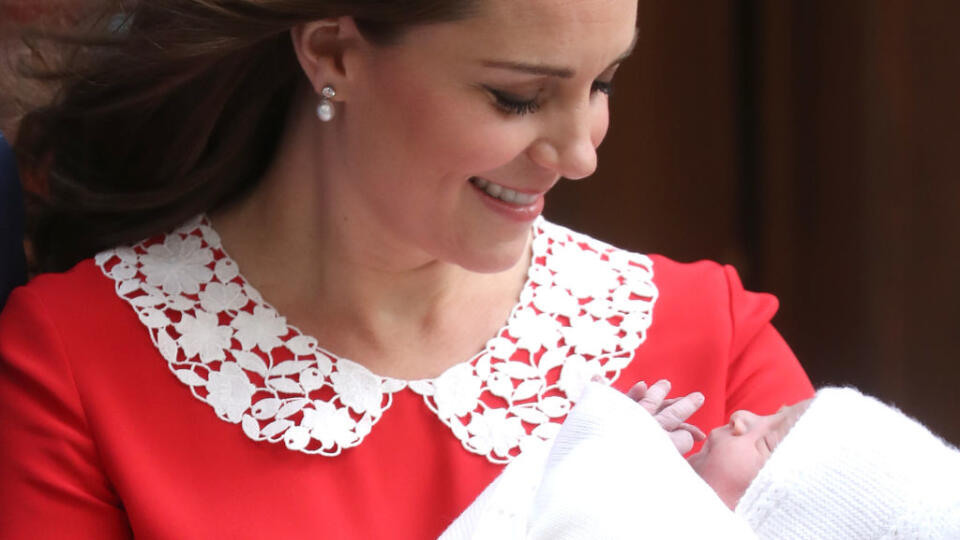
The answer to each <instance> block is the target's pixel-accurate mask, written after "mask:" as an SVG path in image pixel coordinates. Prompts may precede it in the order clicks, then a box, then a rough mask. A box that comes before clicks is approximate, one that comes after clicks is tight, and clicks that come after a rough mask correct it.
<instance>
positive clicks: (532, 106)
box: [487, 88, 540, 116]
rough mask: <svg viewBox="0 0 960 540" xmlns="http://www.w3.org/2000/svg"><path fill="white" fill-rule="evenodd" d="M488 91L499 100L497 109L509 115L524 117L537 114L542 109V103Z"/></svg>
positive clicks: (498, 91) (491, 90)
mask: <svg viewBox="0 0 960 540" xmlns="http://www.w3.org/2000/svg"><path fill="white" fill-rule="evenodd" d="M487 90H489V91H490V93H491V94H492V95H493V97H494V99H496V100H497V107H499V108H500V109H502V110H503V111H504V112H506V113H509V114H515V115H517V116H523V115H525V114H529V113H534V112H537V111H538V110H539V109H540V103H538V102H537V100H536V99H523V98H520V97H517V96H513V95H510V94H507V93H506V92H501V91H500V90H494V89H493V88H488V89H487Z"/></svg>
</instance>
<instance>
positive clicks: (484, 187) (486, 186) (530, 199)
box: [470, 176, 540, 206]
mask: <svg viewBox="0 0 960 540" xmlns="http://www.w3.org/2000/svg"><path fill="white" fill-rule="evenodd" d="M470 183H471V184H473V185H474V186H476V188H477V189H479V190H480V191H483V192H484V193H486V194H487V195H489V196H491V197H493V198H494V199H498V200H501V201H503V202H505V203H509V204H513V205H516V206H529V205H531V204H533V203H535V202H536V201H537V199H538V198H539V197H540V195H539V194H536V193H521V192H519V191H516V190H513V189H510V188H508V187H506V186H501V185H500V184H497V183H494V182H491V181H490V180H487V179H485V178H480V177H479V176H472V177H470Z"/></svg>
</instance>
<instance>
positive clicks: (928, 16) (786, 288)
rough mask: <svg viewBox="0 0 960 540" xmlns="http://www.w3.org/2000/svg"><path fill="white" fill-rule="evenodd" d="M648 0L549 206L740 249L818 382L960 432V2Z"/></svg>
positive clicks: (705, 250)
mask: <svg viewBox="0 0 960 540" xmlns="http://www.w3.org/2000/svg"><path fill="white" fill-rule="evenodd" d="M639 5H640V10H639V19H638V25H639V27H640V40H639V43H638V47H637V50H636V52H635V53H634V56H633V57H632V58H631V59H630V60H629V61H628V62H627V63H626V64H625V65H624V66H622V68H621V70H620V72H619V73H618V75H617V82H616V90H615V94H614V98H613V117H612V118H613V123H612V126H611V130H610V133H609V134H608V136H607V139H606V142H605V143H604V145H603V146H602V147H601V151H600V169H599V171H598V173H597V174H596V175H595V176H594V177H592V178H591V179H589V180H586V181H582V182H565V183H563V184H561V185H560V186H559V187H558V189H556V190H555V193H554V194H553V195H552V198H551V199H549V200H548V204H547V214H548V217H549V218H551V219H553V220H555V221H558V222H560V223H563V224H567V225H570V226H572V227H574V228H576V229H579V230H581V231H584V232H587V233H590V234H592V235H594V236H598V237H600V238H603V239H605V240H607V241H609V242H611V243H614V244H616V245H619V246H622V247H625V248H629V249H632V250H636V251H643V252H652V253H662V254H665V255H667V256H670V257H672V258H675V259H678V260H681V261H693V260H697V259H702V258H707V259H714V260H717V261H720V262H724V263H729V264H733V265H735V266H736V267H737V269H738V270H739V271H740V273H741V275H742V277H743V280H744V284H745V285H746V286H747V288H749V289H753V290H760V291H768V292H772V293H774V294H776V295H777V296H778V297H779V298H780V301H781V308H780V312H779V314H778V315H777V317H776V318H775V319H774V324H775V325H776V326H777V328H778V329H779V330H780V331H781V333H782V334H783V335H784V337H785V338H786V340H787V342H789V343H790V344H791V345H792V347H793V348H794V351H795V352H796V354H797V356H798V357H799V358H800V360H801V362H802V363H803V365H804V366H805V367H806V369H807V372H808V373H809V375H810V377H811V378H812V379H813V381H814V384H815V385H818V386H819V385H824V384H853V385H855V386H857V387H859V388H860V389H862V390H863V391H865V392H868V393H871V394H874V395H878V396H881V397H882V398H884V399H885V400H887V401H892V402H893V403H895V404H896V405H898V406H899V407H900V408H901V409H903V410H904V411H906V412H907V413H909V414H911V415H913V416H915V417H917V418H919V419H920V420H921V421H923V422H924V423H926V424H927V425H928V426H929V427H930V428H931V429H933V430H934V431H936V432H937V433H939V434H941V435H942V436H944V437H945V438H947V439H948V440H950V441H952V442H953V443H954V444H958V443H960V2H956V1H954V0H942V1H940V0H843V1H840V2H838V1H836V0H767V1H761V0H711V1H710V2H676V1H670V0H640V2H639Z"/></svg>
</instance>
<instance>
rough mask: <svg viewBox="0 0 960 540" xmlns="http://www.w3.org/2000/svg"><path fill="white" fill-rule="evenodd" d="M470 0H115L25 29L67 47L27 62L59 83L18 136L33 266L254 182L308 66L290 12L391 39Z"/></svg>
mask: <svg viewBox="0 0 960 540" xmlns="http://www.w3.org/2000/svg"><path fill="white" fill-rule="evenodd" d="M477 2H478V0H330V1H324V0H143V1H138V2H135V3H134V4H132V5H128V6H127V7H125V8H122V9H119V10H118V9H117V7H116V5H115V4H114V5H113V7H114V10H113V12H112V13H113V14H112V16H107V17H100V18H98V19H97V20H99V21H104V24H101V25H99V26H98V27H97V32H96V33H90V32H85V33H83V34H82V35H81V36H79V37H78V36H77V35H76V34H75V33H74V35H67V34H65V33H63V32H61V33H59V34H49V33H47V34H44V35H43V36H40V35H39V34H37V33H36V32H34V33H33V34H32V36H31V37H32V39H34V40H36V39H38V37H40V38H42V39H44V40H47V41H49V40H50V39H52V40H53V41H54V42H55V43H57V45H58V46H61V47H67V48H69V49H70V55H69V61H68V62H65V63H63V65H62V66H61V67H60V68H56V69H53V70H52V71H51V70H33V71H32V72H30V73H29V75H31V76H33V77H43V78H52V79H54V80H55V81H56V82H57V83H58V84H59V85H60V89H61V90H60V92H59V94H58V97H57V98H56V99H55V100H54V101H53V103H52V104H49V105H47V106H44V107H42V108H39V109H37V110H34V111H33V112H30V113H29V114H27V115H26V116H25V117H24V118H23V120H22V122H21V124H20V131H19V134H18V136H17V139H16V145H15V148H16V151H17V156H18V160H19V163H20V166H21V170H22V171H23V173H24V176H25V179H26V182H25V184H26V188H27V192H28V197H29V198H30V199H31V201H32V202H31V204H30V213H31V216H32V217H31V219H30V223H29V224H28V229H29V233H28V236H29V238H30V239H31V241H32V243H33V248H34V250H35V254H36V259H37V260H36V262H37V264H38V266H39V268H40V269H41V270H45V271H47V270H62V269H65V268H68V267H69V266H71V265H72V264H74V263H76V262H77V261H79V260H80V259H82V258H85V257H89V256H91V255H92V254H94V253H95V252H97V251H98V250H101V249H104V248H106V247H110V246H113V245H116V244H118V243H124V242H130V241H134V240H138V239H140V238H144V237H147V236H150V235H153V234H156V233H158V232H161V231H164V230H166V229H169V228H171V227H173V226H175V225H177V224H179V223H180V222H183V221H185V220H186V219H188V218H189V217H191V216H193V215H196V214H198V213H200V212H205V211H208V210H209V209H211V208H213V207H215V206H217V205H218V204H221V203H223V202H225V201H228V200H230V199H232V198H235V197H236V196H237V195H239V194H240V193H242V192H244V191H245V190H247V189H249V188H250V187H251V186H252V185H254V184H255V183H256V182H257V180H258V179H259V178H260V177H261V176H262V174H263V173H264V171H265V169H266V168H267V167H268V165H269V164H270V161H271V160H272V158H273V155H274V152H275V150H276V145H277V142H278V140H279V139H280V135H281V133H282V130H283V128H284V118H285V116H286V113H287V109H288V106H289V104H290V102H291V99H292V97H293V94H294V91H295V90H296V88H297V86H298V85H299V84H300V82H301V81H303V80H305V77H304V76H303V75H302V73H301V70H300V68H299V65H298V63H297V61H296V58H295V55H294V52H293V47H292V44H291V39H290V36H289V30H290V29H291V28H293V27H294V26H296V25H298V24H301V23H304V22H308V21H312V20H317V19H323V18H328V17H338V16H352V17H353V18H354V19H355V20H356V22H357V26H358V27H359V28H360V30H361V32H363V33H364V35H365V36H366V37H368V38H369V39H370V40H371V41H372V42H374V43H376V44H378V45H382V46H389V45H390V44H392V43H395V42H396V41H397V40H399V39H400V38H401V37H402V35H403V32H404V31H406V30H408V29H409V28H410V27H412V26H415V25H418V24H427V23H431V22H441V21H449V20H456V19H460V18H464V17H466V16H467V15H468V12H469V11H470V10H471V9H472V8H474V7H475V5H476V4H477ZM122 4H123V2H121V5H122ZM126 4H130V2H129V1H128V2H126ZM107 15H110V12H107Z"/></svg>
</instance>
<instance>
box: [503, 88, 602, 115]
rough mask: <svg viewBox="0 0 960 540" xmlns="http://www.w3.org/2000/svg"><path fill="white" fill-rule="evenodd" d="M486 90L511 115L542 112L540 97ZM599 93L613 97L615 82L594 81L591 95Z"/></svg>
mask: <svg viewBox="0 0 960 540" xmlns="http://www.w3.org/2000/svg"><path fill="white" fill-rule="evenodd" d="M486 89H487V91H488V92H490V94H491V95H492V96H493V97H494V99H495V100H496V102H497V107H498V108H500V109H501V110H502V111H503V112H506V113H508V114H511V115H516V116H523V115H525V114H530V113H535V112H537V111H538V110H540V107H541V105H542V104H541V102H540V100H539V95H538V96H534V97H533V98H532V99H525V98H522V97H520V96H517V95H514V94H511V93H509V92H504V91H503V90H497V89H495V88H491V87H489V86H487V87H486ZM598 92H599V93H601V94H606V95H607V96H610V95H613V81H593V84H592V85H591V87H590V93H591V95H592V94H596V93H598Z"/></svg>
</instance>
